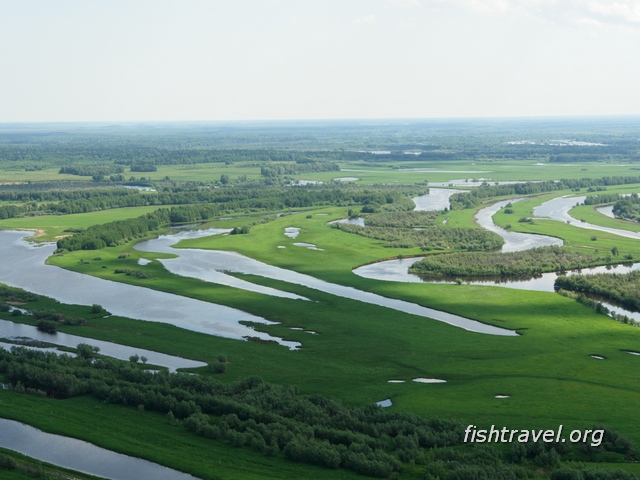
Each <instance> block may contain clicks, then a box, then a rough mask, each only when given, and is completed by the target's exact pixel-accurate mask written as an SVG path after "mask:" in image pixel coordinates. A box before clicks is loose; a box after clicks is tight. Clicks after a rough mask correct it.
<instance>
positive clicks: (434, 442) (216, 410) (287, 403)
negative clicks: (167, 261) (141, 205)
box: [0, 347, 463, 478]
mask: <svg viewBox="0 0 640 480" xmlns="http://www.w3.org/2000/svg"><path fill="white" fill-rule="evenodd" d="M82 352H84V354H82V355H79V356H78V357H76V358H72V357H70V356H68V355H60V356H58V355H56V354H54V353H48V352H38V351H33V350H27V349H25V348H24V347H12V350H11V352H6V351H0V373H3V374H4V375H5V376H6V378H7V379H8V381H9V382H10V383H11V384H12V385H13V387H14V388H15V389H16V390H19V391H26V390H27V389H28V390H29V391H30V392H31V393H34V394H39V395H46V396H52V397H56V398H68V397H72V396H81V395H92V396H94V397H96V398H98V399H100V400H103V401H106V402H108V403H114V404H122V405H131V406H137V407H138V408H139V409H145V410H153V411H159V412H162V413H166V414H168V416H169V418H170V420H172V421H179V420H183V421H184V425H185V427H186V428H187V429H189V430H191V431H193V432H195V433H197V434H199V435H203V436H205V437H209V438H212V439H224V440H226V441H228V442H230V443H232V444H233V445H236V446H238V447H248V448H254V449H256V450H259V451H263V452H264V453H266V454H268V455H276V454H279V453H282V454H284V456H285V457H287V458H289V459H291V460H294V461H300V462H305V463H312V464H318V465H322V466H325V467H328V468H338V467H343V468H349V469H352V470H355V471H358V472H360V473H363V474H366V475H371V476H377V477H383V478H384V477H388V476H390V475H391V474H392V473H393V472H394V471H397V470H399V469H400V468H401V466H402V464H401V462H404V461H407V462H408V461H414V462H415V461H417V462H421V461H423V459H424V455H425V453H426V451H425V449H428V448H432V447H443V446H447V445H456V444H460V443H462V437H463V426H462V425H461V424H460V423H457V422H451V421H445V420H438V419H433V420H425V419H423V418H420V417H417V416H414V415H411V414H407V413H392V412H388V411H385V410H384V409H382V408H380V407H378V406H375V405H371V406H368V407H364V408H356V407H348V406H345V405H343V404H341V403H339V402H337V401H336V400H333V399H330V398H327V397H324V396H321V395H302V394H299V393H298V391H297V389H296V388H295V387H285V386H280V385H274V384H269V383H266V382H264V381H263V380H261V379H259V378H256V377H250V378H245V379H240V380H236V381H234V382H231V383H222V382H220V381H218V380H216V379H214V378H213V377H211V376H208V377H203V376H199V375H185V374H179V373H178V374H171V373H168V372H166V371H162V372H159V373H149V372H146V371H144V370H142V369H140V368H139V367H138V366H137V365H135V364H134V363H133V361H130V362H121V361H117V360H111V359H92V358H91V357H92V356H94V353H95V352H94V351H93V350H90V349H87V348H83V350H82Z"/></svg>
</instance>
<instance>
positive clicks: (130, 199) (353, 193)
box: [0, 184, 416, 219]
mask: <svg viewBox="0 0 640 480" xmlns="http://www.w3.org/2000/svg"><path fill="white" fill-rule="evenodd" d="M415 191H416V190H415V187H396V188H391V187H390V186H361V185H349V184H326V185H325V184H323V185H308V186H306V187H304V188H289V187H285V186H278V185H272V186H269V187H266V186H256V185H246V186H233V187H226V188H219V189H213V188H199V187H183V186H175V187H172V186H165V187H163V188H162V189H161V190H160V191H158V192H153V193H145V194H142V193H140V192H138V191H135V190H130V189H124V188H113V189H86V190H68V191H46V192H40V193H37V192H30V191H27V192H19V191H18V192H16V191H12V192H4V193H2V191H0V200H8V201H15V202H23V203H22V204H20V205H2V206H0V219H3V218H14V217H21V216H25V215H44V214H70V213H87V212H94V211H98V210H106V209H111V208H123V207H141V206H154V205H158V206H162V205H188V204H205V203H217V204H224V210H226V211H228V212H230V211H234V210H242V209H250V210H254V211H261V210H269V209H271V210H277V209H283V208H300V207H309V206H315V205H340V206H348V205H355V204H365V205H369V204H372V205H387V204H394V203H398V202H402V203H403V205H404V203H406V202H407V201H406V195H407V194H413V192H415ZM45 201H49V202H51V203H38V202H45Z"/></svg>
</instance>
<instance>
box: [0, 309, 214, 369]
mask: <svg viewBox="0 0 640 480" xmlns="http://www.w3.org/2000/svg"><path fill="white" fill-rule="evenodd" d="M19 338H32V339H34V340H37V341H40V342H47V343H53V344H55V345H60V346H63V347H69V348H76V346H77V345H78V344H79V343H88V344H89V345H93V346H94V347H98V348H100V352H99V354H100V355H107V356H109V357H113V358H117V359H120V360H129V357H131V356H132V355H138V356H139V357H146V358H147V363H149V364H150V365H157V366H160V367H166V368H167V369H169V371H170V372H175V371H176V369H178V368H198V367H205V366H206V365H207V364H206V363H204V362H198V361H196V360H188V359H186V358H181V357H176V356H173V355H167V354H164V353H159V352H154V351H152V350H145V349H143V348H136V347H130V346H128V345H120V344H117V343H112V342H104V341H102V340H95V339H93V338H85V337H80V336H77V335H71V334H69V333H62V332H57V333H55V334H51V333H45V332H41V331H40V330H38V329H37V328H36V327H33V326H31V325H25V324H22V323H14V322H10V321H8V320H0V348H2V347H4V348H5V349H7V350H9V349H10V348H11V347H12V346H13V345H12V344H10V343H4V342H3V339H19ZM38 350H42V349H40V348H38ZM46 350H50V349H46ZM56 351H57V350H56ZM57 352H58V353H59V351H57Z"/></svg>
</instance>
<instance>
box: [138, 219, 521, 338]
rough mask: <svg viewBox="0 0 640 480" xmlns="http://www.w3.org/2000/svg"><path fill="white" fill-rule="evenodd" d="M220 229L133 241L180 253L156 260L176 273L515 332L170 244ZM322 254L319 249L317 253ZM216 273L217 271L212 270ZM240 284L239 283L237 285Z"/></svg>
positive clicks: (493, 331)
mask: <svg viewBox="0 0 640 480" xmlns="http://www.w3.org/2000/svg"><path fill="white" fill-rule="evenodd" d="M216 233H217V234H219V233H221V231H220V230H216V229H210V230H191V231H183V232H179V233H177V234H174V235H162V236H160V237H158V238H157V239H154V240H148V241H146V242H141V243H139V244H137V245H136V249H138V250H140V251H143V252H161V253H171V254H174V255H176V254H177V255H179V257H177V258H172V259H162V260H159V261H160V262H162V264H163V265H164V266H165V268H166V269H167V270H169V271H170V272H172V273H175V274H177V275H186V274H188V276H193V277H195V278H201V279H202V280H205V281H212V280H211V278H212V277H211V275H213V274H212V273H211V272H214V271H216V272H224V271H228V272H235V273H244V274H252V275H258V276H262V277H266V278H273V279H276V280H281V281H285V282H289V283H294V284H299V285H304V286H306V287H309V288H312V289H314V290H319V291H322V292H326V293H330V294H332V295H336V296H339V297H343V298H349V299H353V300H358V301H361V302H365V303H370V304H373V305H379V306H382V307H387V308H390V309H393V310H398V311H401V312H406V313H410V314H413V315H419V316H422V317H426V318H430V319H434V320H438V321H440V322H444V323H448V324H450V325H454V326H456V327H460V328H463V329H465V330H469V331H471V332H477V333H485V334H490V335H505V336H516V335H517V333H516V332H514V331H512V330H506V329H503V328H499V327H494V326H492V325H486V324H484V323H481V322H477V321H474V320H470V319H468V318H464V317H461V316H459V315H453V314H450V313H446V312H441V311H439V310H434V309H432V308H427V307H423V306H421V305H417V304H415V303H411V302H406V301H404V300H397V299H393V298H386V297H383V296H381V295H377V294H375V293H371V292H365V291H362V290H358V289H356V288H353V287H346V286H343V285H337V284H334V283H329V282H325V281H323V280H319V279H317V278H315V277H312V276H310V275H305V274H302V273H298V272H294V271H291V270H286V269H283V268H279V267H275V266H273V265H268V264H266V263H263V262H259V261H257V260H254V259H252V258H249V257H246V256H244V255H241V254H239V253H236V252H226V251H218V250H200V249H175V248H172V247H171V245H173V244H175V243H177V242H178V241H180V240H182V239H187V238H198V237H203V236H209V235H212V234H216ZM319 254H320V255H322V253H321V252H320V253H319ZM215 275H217V274H215ZM238 288H242V286H238Z"/></svg>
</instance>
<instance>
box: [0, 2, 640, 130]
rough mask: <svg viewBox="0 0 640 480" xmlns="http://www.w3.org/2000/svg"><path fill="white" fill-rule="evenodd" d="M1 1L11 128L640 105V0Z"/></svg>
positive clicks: (623, 110)
mask: <svg viewBox="0 0 640 480" xmlns="http://www.w3.org/2000/svg"><path fill="white" fill-rule="evenodd" d="M0 8H2V12H3V15H2V16H1V17H0V41H1V44H2V45H3V47H4V48H3V49H1V50H0V62H2V63H1V64H2V65H3V74H2V75H1V76H0V123H51V122H64V123H68V122H87V121H89V122H111V123H126V122H136V123H137V122H202V121H205V122H207V121H209V122H217V121H305V120H312V121H313V120H341V119H347V120H367V119H373V120H384V119H400V120H417V119H467V118H469V119H473V118H501V119H502V118H539V117H582V116H598V117H602V116H607V117H608V116H627V115H638V114H640V92H639V91H638V89H637V85H638V84H640V62H637V61H634V60H633V59H634V58H640V0H618V1H616V2H613V3H610V2H606V1H603V0H566V1H562V2H558V1H554V0H448V1H446V0H348V1H346V2H345V1H340V2H338V1H337V0H327V1H325V2H317V1H313V0H295V1H294V0H238V1H237V2H223V1H216V0H213V1H207V0H188V1H184V2H175V1H170V0H139V1H136V2H126V1H124V0H112V1H109V2H83V1H82V0H60V1H57V2H47V1H45V0H24V1H22V2H13V1H11V0H0Z"/></svg>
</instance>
